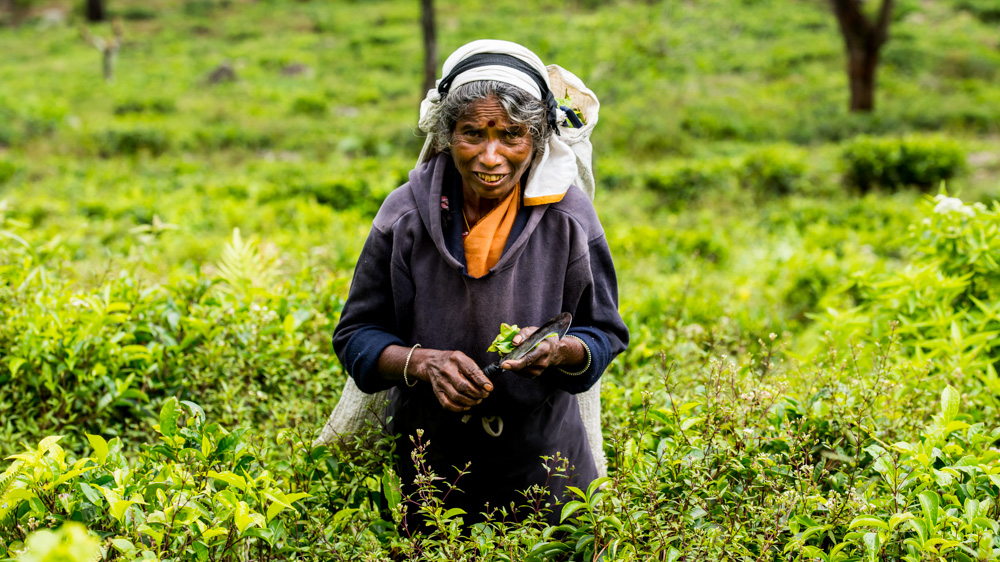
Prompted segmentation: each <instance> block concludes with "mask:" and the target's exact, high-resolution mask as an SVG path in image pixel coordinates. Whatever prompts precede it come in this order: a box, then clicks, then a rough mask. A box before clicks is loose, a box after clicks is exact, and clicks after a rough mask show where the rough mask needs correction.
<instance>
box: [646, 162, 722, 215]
mask: <svg viewBox="0 0 1000 562" xmlns="http://www.w3.org/2000/svg"><path fill="white" fill-rule="evenodd" d="M733 179H734V174H733V168H732V165H731V164H730V162H729V161H727V160H706V161H683V162H678V163H672V164H665V165H662V166H657V167H655V168H652V169H650V170H648V171H646V172H645V174H644V175H643V176H642V177H641V181H642V183H643V185H644V186H645V187H646V188H647V189H650V190H652V191H655V192H656V193H659V194H660V195H661V196H662V200H663V201H664V203H666V204H667V205H668V206H670V207H671V208H675V209H676V208H680V207H683V206H685V205H687V204H690V203H692V202H695V201H697V200H699V199H700V198H701V197H703V196H704V195H706V194H709V193H712V192H720V191H726V190H727V189H729V188H731V185H732V182H733Z"/></svg>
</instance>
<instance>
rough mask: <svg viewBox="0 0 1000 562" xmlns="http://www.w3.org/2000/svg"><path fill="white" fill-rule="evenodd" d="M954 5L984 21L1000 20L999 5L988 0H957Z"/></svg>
mask: <svg viewBox="0 0 1000 562" xmlns="http://www.w3.org/2000/svg"><path fill="white" fill-rule="evenodd" d="M956 6H957V7H958V8H959V9H960V10H967V11H969V12H971V13H972V14H974V15H975V16H976V17H977V18H979V19H981V20H983V21H984V22H989V23H992V22H997V21H1000V7H998V6H997V5H996V3H994V2H990V1H989V0H959V1H958V2H956Z"/></svg>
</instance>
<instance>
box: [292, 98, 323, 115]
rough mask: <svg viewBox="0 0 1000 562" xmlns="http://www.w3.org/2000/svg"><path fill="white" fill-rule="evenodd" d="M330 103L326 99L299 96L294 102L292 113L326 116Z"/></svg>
mask: <svg viewBox="0 0 1000 562" xmlns="http://www.w3.org/2000/svg"><path fill="white" fill-rule="evenodd" d="M328 107H329V105H328V103H327V101H326V99H325V98H321V97H315V96H299V97H297V98H295V100H294V101H292V113H296V114H300V115H311V116H314V117H322V116H323V115H326V113H327V110H328Z"/></svg>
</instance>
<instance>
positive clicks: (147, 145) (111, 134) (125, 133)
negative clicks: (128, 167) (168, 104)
mask: <svg viewBox="0 0 1000 562" xmlns="http://www.w3.org/2000/svg"><path fill="white" fill-rule="evenodd" d="M94 142H95V143H96V144H97V152H98V153H99V154H100V155H101V156H102V157H104V158H110V157H112V156H135V155H138V154H140V153H143V152H146V153H149V154H151V155H153V156H159V155H160V154H163V153H164V152H166V151H167V150H169V149H170V144H171V143H170V136H169V135H168V134H167V132H166V131H164V130H161V129H149V128H134V129H108V130H105V131H101V132H99V133H97V134H95V135H94Z"/></svg>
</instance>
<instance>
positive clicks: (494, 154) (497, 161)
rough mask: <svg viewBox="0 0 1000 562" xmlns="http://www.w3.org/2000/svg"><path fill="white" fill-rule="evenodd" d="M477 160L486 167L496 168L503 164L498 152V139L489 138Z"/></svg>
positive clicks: (501, 156)
mask: <svg viewBox="0 0 1000 562" xmlns="http://www.w3.org/2000/svg"><path fill="white" fill-rule="evenodd" d="M479 162H480V163H482V165H483V166H486V167H488V168H496V167H498V166H501V165H503V162H504V157H503V155H502V154H500V140H499V139H490V140H488V141H487V142H486V146H485V147H483V152H482V154H480V156H479Z"/></svg>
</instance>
